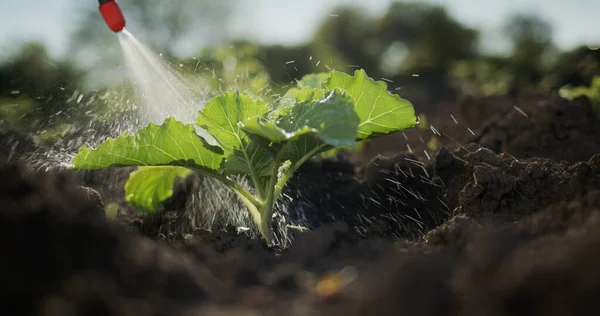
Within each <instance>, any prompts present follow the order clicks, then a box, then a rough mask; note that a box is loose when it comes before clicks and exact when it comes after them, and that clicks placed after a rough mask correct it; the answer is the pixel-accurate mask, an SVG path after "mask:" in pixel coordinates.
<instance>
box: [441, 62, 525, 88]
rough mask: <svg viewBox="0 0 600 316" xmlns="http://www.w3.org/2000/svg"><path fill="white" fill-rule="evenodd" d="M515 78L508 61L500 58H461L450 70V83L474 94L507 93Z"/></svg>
mask: <svg viewBox="0 0 600 316" xmlns="http://www.w3.org/2000/svg"><path fill="white" fill-rule="evenodd" d="M513 78H514V74H513V73H512V72H511V71H510V70H509V69H508V65H507V63H505V62H504V61H503V60H501V59H498V58H481V59H470V60H459V61H457V62H455V63H454V64H453V65H452V67H451V68H450V71H449V81H450V84H451V85H452V86H454V87H456V88H457V89H459V91H460V92H461V94H463V95H472V96H491V95H503V94H506V93H508V91H509V89H510V84H511V82H512V80H513Z"/></svg>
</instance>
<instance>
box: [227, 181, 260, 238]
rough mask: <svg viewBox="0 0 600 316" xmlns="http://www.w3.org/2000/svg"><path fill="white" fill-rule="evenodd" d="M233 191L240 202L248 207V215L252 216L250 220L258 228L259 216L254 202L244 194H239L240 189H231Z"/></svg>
mask: <svg viewBox="0 0 600 316" xmlns="http://www.w3.org/2000/svg"><path fill="white" fill-rule="evenodd" d="M233 191H234V192H235V193H236V194H237V196H238V198H239V199H240V200H241V201H242V203H244V205H246V207H247V208H248V211H249V212H250V216H252V220H253V221H254V224H256V226H257V227H259V228H260V227H261V217H260V211H259V207H257V206H256V205H254V203H252V201H250V200H248V198H247V197H246V196H245V195H244V194H241V193H240V191H236V190H233ZM261 233H262V232H261Z"/></svg>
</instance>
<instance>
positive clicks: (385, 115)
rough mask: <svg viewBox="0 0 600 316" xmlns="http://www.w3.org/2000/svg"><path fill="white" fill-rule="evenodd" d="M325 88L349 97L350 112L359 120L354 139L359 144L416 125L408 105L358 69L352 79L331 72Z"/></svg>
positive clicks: (414, 117)
mask: <svg viewBox="0 0 600 316" xmlns="http://www.w3.org/2000/svg"><path fill="white" fill-rule="evenodd" d="M326 88H327V89H330V90H333V89H336V88H339V89H342V90H344V91H346V92H347V93H348V94H349V95H350V96H352V98H353V99H354V102H355V106H354V110H355V111H356V113H357V114H358V116H359V117H360V124H359V126H358V136H359V139H361V140H362V139H367V138H369V137H372V136H375V135H378V134H389V133H392V132H396V131H400V130H405V129H407V128H411V127H413V126H415V125H416V124H417V117H416V116H415V110H414V108H413V106H412V104H411V103H410V102H409V101H407V100H405V99H402V98H400V97H399V96H398V95H396V94H390V93H389V92H388V90H387V85H386V84H385V83H384V82H383V81H375V80H373V79H371V78H369V77H368V76H367V74H366V72H365V71H364V70H362V69H361V70H357V71H356V72H354V76H350V75H348V74H346V73H343V72H338V71H333V72H332V73H331V76H330V77H329V80H328V81H327V83H326Z"/></svg>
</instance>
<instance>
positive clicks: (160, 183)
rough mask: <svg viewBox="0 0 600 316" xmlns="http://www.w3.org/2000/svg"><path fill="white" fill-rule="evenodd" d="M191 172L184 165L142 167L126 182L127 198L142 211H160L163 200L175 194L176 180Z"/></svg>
mask: <svg viewBox="0 0 600 316" xmlns="http://www.w3.org/2000/svg"><path fill="white" fill-rule="evenodd" d="M191 172H192V171H191V170H190V169H187V168H184V167H172V166H158V167H142V168H140V169H138V170H137V171H134V172H132V173H131V174H130V176H129V179H128V180H127V183H126V184H125V199H126V200H127V202H128V203H129V204H131V205H132V206H133V207H135V208H137V209H138V210H140V211H142V212H145V213H146V212H155V211H158V210H160V209H161V205H162V202H164V201H165V200H167V199H169V198H171V196H173V184H174V183H175V180H176V179H177V178H185V177H187V176H188V175H189V174H190V173H191Z"/></svg>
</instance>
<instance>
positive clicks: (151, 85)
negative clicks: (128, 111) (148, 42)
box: [118, 30, 199, 124]
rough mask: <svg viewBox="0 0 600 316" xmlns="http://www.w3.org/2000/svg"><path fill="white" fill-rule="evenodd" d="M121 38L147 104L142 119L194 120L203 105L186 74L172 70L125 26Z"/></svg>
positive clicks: (132, 76) (155, 121)
mask: <svg viewBox="0 0 600 316" xmlns="http://www.w3.org/2000/svg"><path fill="white" fill-rule="evenodd" d="M118 38H119V43H120V44H121V49H122V52H123V57H124V59H125V64H126V66H127V70H128V71H129V74H130V76H131V79H132V80H133V83H134V84H135V86H136V87H137V89H138V94H139V97H140V98H141V100H140V101H141V103H142V105H143V113H140V114H141V115H142V116H143V117H142V122H143V123H150V122H152V123H156V124H160V123H162V121H163V120H164V119H165V118H166V117H169V116H174V117H175V118H176V119H177V120H180V121H182V122H184V123H192V122H193V121H194V118H195V115H194V114H195V112H196V111H197V110H198V107H199V106H198V105H196V103H197V100H196V98H195V96H194V95H193V93H192V92H191V91H190V89H189V88H188V86H187V85H186V83H185V82H184V80H183V78H181V77H180V76H178V74H177V73H175V72H174V71H170V69H169V68H168V65H167V64H166V62H164V61H163V60H161V59H160V58H159V57H158V56H156V55H155V54H154V52H152V51H151V50H150V49H149V48H148V47H146V46H145V45H143V44H142V43H140V42H139V41H138V40H137V39H136V38H135V37H134V36H133V35H132V34H131V33H130V32H129V31H127V30H123V31H122V32H121V33H119V34H118Z"/></svg>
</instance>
